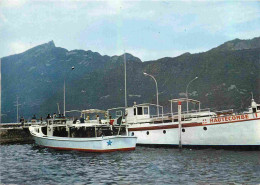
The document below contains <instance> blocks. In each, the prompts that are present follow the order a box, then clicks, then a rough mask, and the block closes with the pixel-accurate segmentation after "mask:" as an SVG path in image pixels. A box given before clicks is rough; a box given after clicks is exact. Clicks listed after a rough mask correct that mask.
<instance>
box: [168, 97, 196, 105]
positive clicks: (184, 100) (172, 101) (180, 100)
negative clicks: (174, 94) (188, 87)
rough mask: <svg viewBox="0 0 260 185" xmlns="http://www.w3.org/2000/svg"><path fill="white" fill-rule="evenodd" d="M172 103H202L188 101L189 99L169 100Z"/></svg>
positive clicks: (192, 100)
mask: <svg viewBox="0 0 260 185" xmlns="http://www.w3.org/2000/svg"><path fill="white" fill-rule="evenodd" d="M169 101H170V102H171V103H178V102H191V103H196V104H200V101H198V100H194V99H187V98H178V99H171V100H169Z"/></svg>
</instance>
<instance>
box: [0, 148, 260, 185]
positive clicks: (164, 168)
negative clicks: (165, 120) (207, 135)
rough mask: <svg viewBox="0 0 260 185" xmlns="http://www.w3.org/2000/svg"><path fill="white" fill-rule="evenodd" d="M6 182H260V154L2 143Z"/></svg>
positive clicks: (2, 167) (205, 150) (209, 150)
mask: <svg viewBox="0 0 260 185" xmlns="http://www.w3.org/2000/svg"><path fill="white" fill-rule="evenodd" d="M0 148H1V165H0V171H1V175H0V176H1V177H0V178H1V184H197V183H199V184H208V183H224V184H226V183H231V184H233V183H238V184H259V183H260V176H259V174H260V158H259V156H260V152H259V151H230V150H215V149H203V150H191V149H183V150H182V151H180V150H178V149H174V148H150V147H137V148H136V150H135V151H130V152H113V153H103V154H99V153H85V152H77V151H57V150H53V149H47V148H40V147H38V146H35V145H34V144H20V145H18V144H15V145H1V146H0Z"/></svg>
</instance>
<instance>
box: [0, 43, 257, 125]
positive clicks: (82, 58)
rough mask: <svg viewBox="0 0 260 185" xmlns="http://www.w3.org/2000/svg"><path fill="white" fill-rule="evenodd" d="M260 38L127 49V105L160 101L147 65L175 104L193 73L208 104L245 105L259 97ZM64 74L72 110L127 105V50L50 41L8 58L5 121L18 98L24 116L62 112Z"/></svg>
mask: <svg viewBox="0 0 260 185" xmlns="http://www.w3.org/2000/svg"><path fill="white" fill-rule="evenodd" d="M259 40H260V39H259V38H255V39H252V40H245V41H243V40H233V41H229V42H227V43H224V44H223V45H221V46H219V47H217V48H214V49H212V50H210V51H208V52H204V53H199V54H189V53H185V54H183V55H181V56H179V57H175V58H171V57H166V58H162V59H159V60H155V61H148V62H142V61H141V60H140V59H139V58H137V57H134V56H132V55H131V54H126V61H127V92H128V105H132V104H133V102H134V101H136V102H137V103H143V102H151V103H156V95H155V92H156V91H155V83H154V81H153V80H152V79H151V78H150V77H148V76H144V75H143V72H144V71H145V72H147V73H149V74H152V75H153V76H154V77H155V78H156V79H157V82H158V87H159V102H160V104H162V105H169V103H168V100H169V99H171V98H178V97H184V96H185V91H186V86H187V84H188V82H189V81H190V80H192V79H193V78H194V77H195V76H198V77H199V78H198V79H197V80H196V81H194V82H192V84H191V85H190V86H189V89H188V92H189V97H190V98H194V99H198V100H200V101H202V103H203V107H212V108H214V109H227V108H234V109H236V110H242V109H244V108H246V107H247V106H248V105H249V103H250V96H251V95H250V94H251V92H253V93H254V97H255V99H256V100H257V101H258V102H259V101H260V92H259V87H260V73H259V71H260V70H259V66H260V47H258V46H259V45H260V44H259ZM230 43H232V44H231V45H233V46H232V47H229V45H230ZM238 43H239V44H238ZM238 45H239V47H238ZM241 45H242V46H243V47H242V46H241ZM240 46H241V47H240ZM72 66H75V70H73V71H71V67H72ZM64 78H65V79H66V102H67V103H66V110H71V109H78V110H81V109H86V108H100V109H106V108H111V107H117V106H124V56H123V55H121V56H112V57H109V56H101V55H100V54H99V53H97V52H92V51H90V50H89V51H84V50H72V51H68V50H66V49H63V48H59V47H55V45H54V43H53V42H52V41H51V42H49V43H47V44H43V45H40V46H37V47H35V48H32V49H30V50H28V51H26V52H24V53H21V54H18V55H12V56H9V57H4V58H2V101H1V103H2V114H6V115H7V116H4V117H3V120H2V122H10V121H15V120H16V108H15V106H14V102H15V100H16V96H18V97H19V101H20V103H21V106H20V113H21V114H20V115H24V116H25V117H26V118H28V117H31V116H32V115H33V114H37V115H38V116H40V115H42V116H46V114H47V113H53V112H57V103H59V105H60V109H61V111H62V112H63V82H64ZM191 107H192V106H191ZM166 108H167V107H166ZM184 108H185V107H184Z"/></svg>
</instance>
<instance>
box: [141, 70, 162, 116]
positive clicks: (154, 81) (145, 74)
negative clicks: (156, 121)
mask: <svg viewBox="0 0 260 185" xmlns="http://www.w3.org/2000/svg"><path fill="white" fill-rule="evenodd" d="M144 75H145V76H150V77H151V78H152V79H153V80H154V82H155V87H156V99H157V115H158V116H159V100H158V86H157V81H156V79H155V78H154V76H152V75H150V74H147V73H144Z"/></svg>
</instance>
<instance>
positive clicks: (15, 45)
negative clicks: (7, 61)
mask: <svg viewBox="0 0 260 185" xmlns="http://www.w3.org/2000/svg"><path fill="white" fill-rule="evenodd" d="M39 44H42V43H24V42H20V41H17V42H12V43H10V44H9V46H8V47H9V51H10V53H11V54H18V53H22V52H24V51H26V50H28V49H30V48H33V47H35V46H37V45H39Z"/></svg>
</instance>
